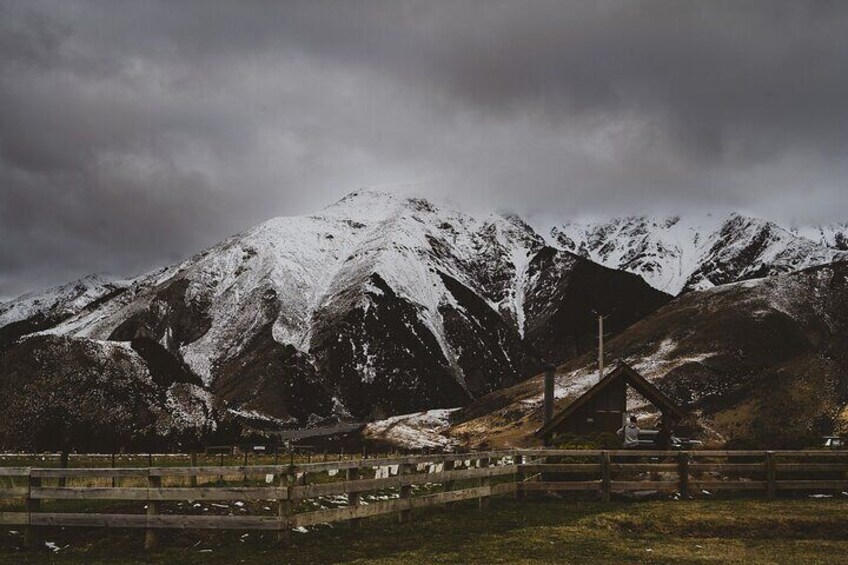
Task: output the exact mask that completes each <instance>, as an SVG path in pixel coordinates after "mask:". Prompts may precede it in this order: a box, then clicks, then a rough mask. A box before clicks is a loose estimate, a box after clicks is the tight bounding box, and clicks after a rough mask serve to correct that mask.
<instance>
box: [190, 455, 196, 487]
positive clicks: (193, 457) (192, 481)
mask: <svg viewBox="0 0 848 565" xmlns="http://www.w3.org/2000/svg"><path fill="white" fill-rule="evenodd" d="M191 466H192V467H197V452H196V451H192V452H191ZM188 484H189V486H193V487H196V486H197V475H192V476H191V477H189V479H188Z"/></svg>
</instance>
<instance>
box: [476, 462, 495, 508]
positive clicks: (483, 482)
mask: <svg viewBox="0 0 848 565" xmlns="http://www.w3.org/2000/svg"><path fill="white" fill-rule="evenodd" d="M488 467H489V458H488V457H484V458H483V459H481V460H480V468H481V469H487V468H488ZM491 484H492V479H491V478H490V477H482V478H481V479H480V486H481V487H488V486H491ZM477 507H478V508H479V509H480V510H485V509H486V508H488V507H489V496H488V495H486V496H481V497H480V498H478V499H477Z"/></svg>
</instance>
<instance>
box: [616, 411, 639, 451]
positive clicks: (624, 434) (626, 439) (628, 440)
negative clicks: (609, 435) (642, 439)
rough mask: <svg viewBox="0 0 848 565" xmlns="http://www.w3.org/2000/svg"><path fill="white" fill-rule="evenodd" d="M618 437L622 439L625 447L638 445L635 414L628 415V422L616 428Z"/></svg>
mask: <svg viewBox="0 0 848 565" xmlns="http://www.w3.org/2000/svg"><path fill="white" fill-rule="evenodd" d="M616 433H618V437H620V438H621V439H622V444H623V446H624V448H625V449H636V448H637V447H639V426H638V425H637V423H636V416H630V423H628V424H627V425H626V426H622V428H621V429H619V430H618V432H616Z"/></svg>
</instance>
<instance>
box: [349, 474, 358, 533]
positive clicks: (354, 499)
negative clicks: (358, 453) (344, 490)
mask: <svg viewBox="0 0 848 565" xmlns="http://www.w3.org/2000/svg"><path fill="white" fill-rule="evenodd" d="M359 477H360V474H359V468H358V467H353V468H351V469H348V470H347V480H348V481H358V480H359ZM347 505H348V506H359V492H349V493H348V495H347ZM360 520H361V518H354V519H353V520H351V521H350V527H351V528H354V529H356V528H357V527H359V522H360Z"/></svg>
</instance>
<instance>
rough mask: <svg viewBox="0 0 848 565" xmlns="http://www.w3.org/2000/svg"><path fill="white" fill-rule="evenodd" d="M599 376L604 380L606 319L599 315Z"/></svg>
mask: <svg viewBox="0 0 848 565" xmlns="http://www.w3.org/2000/svg"><path fill="white" fill-rule="evenodd" d="M598 375H599V376H600V378H601V379H603V378H604V317H603V316H601V315H600V314H598Z"/></svg>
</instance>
